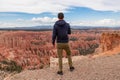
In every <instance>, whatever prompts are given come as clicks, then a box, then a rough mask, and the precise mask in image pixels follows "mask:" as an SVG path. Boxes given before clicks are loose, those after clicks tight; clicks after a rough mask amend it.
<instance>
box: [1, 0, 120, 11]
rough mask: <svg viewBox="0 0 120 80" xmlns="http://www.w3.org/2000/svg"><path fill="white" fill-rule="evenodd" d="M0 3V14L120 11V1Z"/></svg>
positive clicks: (12, 0)
mask: <svg viewBox="0 0 120 80" xmlns="http://www.w3.org/2000/svg"><path fill="white" fill-rule="evenodd" d="M0 3H1V4H0V12H26V13H42V12H51V13H56V12H60V11H63V12H65V11H67V9H70V8H71V6H74V7H88V8H92V9H94V10H102V11H106V10H111V11H120V5H119V3H120V0H115V1H113V0H92V1H91V0H44V1H43V0H24V1H21V0H0Z"/></svg>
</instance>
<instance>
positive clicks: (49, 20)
mask: <svg viewBox="0 0 120 80" xmlns="http://www.w3.org/2000/svg"><path fill="white" fill-rule="evenodd" d="M56 20H57V18H55V17H54V18H50V17H43V18H41V17H38V18H35V17H34V18H32V21H34V22H42V23H52V22H55V21H56Z"/></svg>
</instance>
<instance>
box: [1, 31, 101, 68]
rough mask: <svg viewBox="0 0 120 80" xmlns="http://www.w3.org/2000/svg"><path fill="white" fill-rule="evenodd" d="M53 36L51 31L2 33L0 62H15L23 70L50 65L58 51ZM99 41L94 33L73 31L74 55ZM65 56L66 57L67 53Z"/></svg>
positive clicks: (71, 36)
mask: <svg viewBox="0 0 120 80" xmlns="http://www.w3.org/2000/svg"><path fill="white" fill-rule="evenodd" d="M90 33H91V34H90ZM51 36H52V32H51V31H44V32H42V31H40V32H33V31H4V32H2V31H1V32H0V61H2V60H5V59H7V60H13V61H15V62H17V64H18V65H21V66H22V68H23V69H36V68H41V66H45V65H49V63H50V56H52V57H57V50H56V48H53V46H52V44H51ZM92 39H93V40H92ZM98 39H99V34H96V33H95V32H94V31H87V32H86V31H82V30H81V31H79V30H78V31H73V32H72V34H71V35H70V48H71V52H72V55H73V56H74V55H80V53H81V52H80V51H79V50H78V49H79V48H81V49H84V50H88V49H90V46H92V45H93V44H98ZM63 56H64V57H66V53H65V52H64V53H63Z"/></svg>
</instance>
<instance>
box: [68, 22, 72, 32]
mask: <svg viewBox="0 0 120 80" xmlns="http://www.w3.org/2000/svg"><path fill="white" fill-rule="evenodd" d="M68 34H71V28H70V25H69V24H68Z"/></svg>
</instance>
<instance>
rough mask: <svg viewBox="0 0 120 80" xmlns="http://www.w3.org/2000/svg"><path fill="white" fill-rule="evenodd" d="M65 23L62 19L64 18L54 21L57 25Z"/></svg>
mask: <svg viewBox="0 0 120 80" xmlns="http://www.w3.org/2000/svg"><path fill="white" fill-rule="evenodd" d="M65 24H66V22H65V21H64V20H58V21H57V22H56V25H58V26H61V27H62V26H64V25H65Z"/></svg>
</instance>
